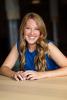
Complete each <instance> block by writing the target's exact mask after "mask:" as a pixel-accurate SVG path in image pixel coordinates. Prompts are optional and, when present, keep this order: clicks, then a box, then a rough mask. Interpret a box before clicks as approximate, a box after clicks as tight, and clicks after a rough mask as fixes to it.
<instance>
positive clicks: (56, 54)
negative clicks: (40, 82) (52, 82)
mask: <svg viewBox="0 0 67 100" xmlns="http://www.w3.org/2000/svg"><path fill="white" fill-rule="evenodd" d="M48 48H49V56H50V57H51V58H52V59H53V60H54V61H55V62H56V64H57V65H59V66H60V68H59V69H57V70H52V71H45V72H36V71H25V72H24V76H25V77H26V79H30V80H34V79H40V78H50V77H61V76H67V58H66V57H65V56H64V55H63V54H62V52H61V51H60V50H59V49H58V48H57V47H56V46H55V45H54V44H53V43H51V42H50V43H49V44H48Z"/></svg>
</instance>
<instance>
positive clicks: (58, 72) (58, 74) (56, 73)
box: [44, 67, 67, 77]
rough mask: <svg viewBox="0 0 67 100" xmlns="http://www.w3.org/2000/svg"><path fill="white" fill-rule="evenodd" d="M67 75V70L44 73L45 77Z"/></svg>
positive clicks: (61, 69)
mask: <svg viewBox="0 0 67 100" xmlns="http://www.w3.org/2000/svg"><path fill="white" fill-rule="evenodd" d="M66 75H67V68H66V67H65V68H60V69H57V70H53V71H46V72H45V73H44V77H60V76H66Z"/></svg>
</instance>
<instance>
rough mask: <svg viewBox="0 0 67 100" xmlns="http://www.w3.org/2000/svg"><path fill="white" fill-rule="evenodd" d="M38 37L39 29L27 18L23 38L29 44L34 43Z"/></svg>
mask: <svg viewBox="0 0 67 100" xmlns="http://www.w3.org/2000/svg"><path fill="white" fill-rule="evenodd" d="M39 37H40V30H39V28H38V25H37V24H36V22H35V21H34V20H33V19H29V20H28V21H27V23H26V25H25V28H24V38H25V40H26V41H27V43H28V44H29V45H30V44H36V42H37V40H38V39H39Z"/></svg>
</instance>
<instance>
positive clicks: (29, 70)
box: [1, 13, 67, 81]
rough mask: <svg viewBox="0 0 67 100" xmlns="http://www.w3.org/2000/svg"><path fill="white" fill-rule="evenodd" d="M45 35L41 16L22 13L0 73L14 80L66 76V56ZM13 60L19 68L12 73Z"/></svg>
mask: <svg viewBox="0 0 67 100" xmlns="http://www.w3.org/2000/svg"><path fill="white" fill-rule="evenodd" d="M46 37H47V31H46V26H45V24H44V21H43V20H42V18H41V17H40V16H39V15H38V14H36V13H28V14H26V15H25V17H24V18H23V20H22V23H21V26H20V37H19V41H17V43H16V44H15V45H14V47H13V48H12V50H11V52H10V53H9V55H8V56H7V58H6V59H5V61H4V63H3V64H2V66H1V74H3V75H6V76H8V77H11V78H14V79H16V80H17V81H19V80H24V79H26V80H34V79H40V78H46V77H56V76H63V75H67V71H66V70H67V58H66V57H65V56H64V55H63V54H62V53H61V51H60V50H59V49H58V48H57V47H56V46H55V45H54V44H53V43H52V42H48V41H47V39H46ZM17 59H19V63H20V65H19V66H18V68H20V69H18V71H17V72H16V71H13V70H12V68H13V67H14V66H15V63H16V61H17ZM58 66H62V67H61V68H59V67H58ZM47 70H48V71H47Z"/></svg>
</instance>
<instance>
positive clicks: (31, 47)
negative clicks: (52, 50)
mask: <svg viewBox="0 0 67 100" xmlns="http://www.w3.org/2000/svg"><path fill="white" fill-rule="evenodd" d="M28 49H29V51H30V52H33V51H34V50H35V49H36V44H34V45H28Z"/></svg>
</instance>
